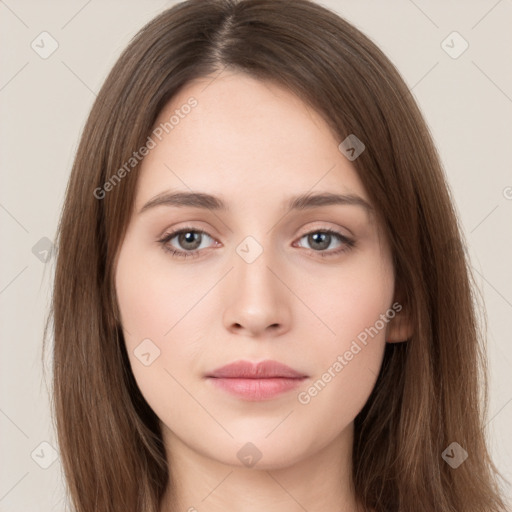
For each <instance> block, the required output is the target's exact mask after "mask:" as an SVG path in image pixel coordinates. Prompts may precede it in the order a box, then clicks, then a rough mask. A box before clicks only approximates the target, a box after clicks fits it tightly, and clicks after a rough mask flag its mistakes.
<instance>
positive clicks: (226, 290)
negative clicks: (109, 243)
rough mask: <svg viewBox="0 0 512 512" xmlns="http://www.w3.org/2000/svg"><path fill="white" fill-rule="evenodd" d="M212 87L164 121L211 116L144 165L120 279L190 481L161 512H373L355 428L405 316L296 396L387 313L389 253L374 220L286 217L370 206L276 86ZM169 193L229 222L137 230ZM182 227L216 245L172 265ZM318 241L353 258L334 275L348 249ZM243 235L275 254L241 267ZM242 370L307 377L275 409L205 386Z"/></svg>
mask: <svg viewBox="0 0 512 512" xmlns="http://www.w3.org/2000/svg"><path fill="white" fill-rule="evenodd" d="M212 79H213V78H212V77H208V78H204V79H201V80H196V81H194V82H191V83H189V84H188V85H187V86H186V87H185V88H184V89H182V90H181V92H180V93H179V94H178V95H177V96H175V97H174V98H173V99H172V100H171V102H170V103H169V104H168V105H167V106H166V107H165V108H164V109H163V111H162V112H161V114H160V117H159V119H158V120H157V122H156V125H155V126H157V125H159V124H160V123H161V122H165V121H167V120H168V119H169V118H170V116H171V115H172V113H173V112H174V111H175V110H176V109H179V108H180V107H181V106H182V105H184V104H185V103H186V102H187V100H188V99H189V98H190V97H194V98H196V99H197V101H198V104H197V106H196V107H195V108H193V109H192V111H191V112H190V113H189V114H188V115H187V116H184V117H183V118H182V119H180V121H179V124H177V125H176V126H175V127H174V129H173V130H172V131H169V133H168V134H167V135H165V136H164V137H163V138H162V140H161V141H159V142H158V144H157V145H156V147H154V148H153V149H152V150H151V151H150V152H149V154H148V155H147V156H146V157H145V159H144V160H143V162H142V164H141V169H140V173H141V174H140V176H139V181H138V188H137V194H136V199H135V204H134V209H133V214H132V217H131V219H130V223H129V227H128V231H127V234H126V236H125V239H124V241H123V243H122V246H121V248H120V251H119V254H118V259H117V264H116V292H117V298H118V302H119V308H120V311H121V317H122V324H123V329H124V334H125V342H126V347H127V351H128V354H129V357H130V364H131V368H132V371H133V374H134V376H135V379H136V381H137V383H138V385H139V388H140V390H141V392H142V394H143V395H144V397H145V399H146V400H147V402H148V404H149V405H150V406H151V407H152V409H153V410H154V411H155V413H156V414H157V415H158V417H159V418H160V420H161V424H162V429H163V436H164V442H165V446H166V450H167V455H168V460H169V466H170V471H171V479H170V480H171V481H172V482H178V483H177V484H176V486H175V487H174V488H173V490H171V487H169V489H168V491H167V493H166V495H165V499H164V500H163V502H162V509H161V511H162V512H166V511H171V510H180V511H187V510H190V511H193V510H201V511H203V510H204V511H221V510H222V511H224V512H226V511H228V512H229V511H238V512H239V511H244V512H251V511H261V510H266V511H269V512H273V511H277V510H279V511H280V512H282V511H283V510H286V511H303V510H304V509H306V510H310V511H315V510H322V511H333V512H334V511H337V512H339V511H340V510H343V511H347V512H353V511H357V510H360V508H358V504H357V502H356V499H355V496H354V492H353V488H352V486H351V453H352V444H353V421H354V418H355V417H356V416H357V414H358V413H359V411H360V410H361V409H362V407H363V406H364V404H365V403H366V401H367V399H368V397H369V395H370V393H371V391H372V389H373V387H374V385H375V381H376V378H377V375H378V372H379V368H380V365H381V362H382V358H383V353H384V348H385V343H386V342H397V341H403V340H404V339H406V337H407V335H408V334H409V333H408V324H407V319H404V318H403V312H402V313H401V314H397V315H396V316H395V318H394V319H393V320H391V321H389V322H387V324H386V325H385V328H383V329H381V330H380V331H379V332H378V334H377V335H375V336H374V337H373V338H370V339H369V341H368V343H367V345H366V346H364V347H363V348H362V350H361V351H360V352H358V353H357V355H355V356H354V357H353V359H352V360H350V361H349V362H348V363H347V364H346V366H344V367H343V369H342V371H339V372H338V373H336V376H335V377H333V378H332V379H331V381H330V382H329V383H327V384H326V385H325V387H324V388H323V389H322V390H321V392H319V393H317V395H316V396H314V397H311V400H310V401H309V403H307V404H304V403H300V402H299V400H298V395H299V393H300V392H301V391H305V390H308V388H310V387H311V386H312V384H313V383H314V382H317V381H318V379H320V378H321V377H322V375H323V374H324V373H325V372H326V371H327V369H328V368H329V367H332V366H333V363H334V362H335V361H336V360H337V357H338V356H339V355H343V354H344V353H345V352H346V351H347V350H349V348H350V346H351V343H352V342H353V340H355V339H356V338H357V336H358V334H360V333H361V332H362V331H364V330H365V328H368V327H370V326H374V325H375V323H376V321H377V320H378V319H379V317H380V315H382V314H384V313H385V312H386V311H387V310H388V309H390V308H391V306H392V304H393V302H394V283H395V276H394V270H393V265H392V257H391V252H390V249H389V246H388V243H387V241H386V240H385V239H384V237H383V235H382V230H381V228H380V226H379V224H378V222H377V221H376V218H375V217H374V215H372V214H371V213H369V212H367V211H366V210H365V209H364V208H362V207H360V206H357V205H329V206H322V207H318V208H312V209H309V210H303V211H292V212H289V211H287V208H286V206H285V201H286V200H287V199H288V198H289V197H290V196H294V195H298V194H301V193H306V192H320V191H328V192H331V193H340V194H355V195H357V196H359V197H361V198H363V199H365V200H366V201H367V202H368V203H370V200H369V197H368V195H367V193H366V191H365V189H364V187H363V186H362V184H361V182H360V180H359V178H358V175H357V173H356V171H355V169H354V167H353V164H352V163H351V162H350V161H349V160H348V159H347V158H346V157H345V156H344V155H343V154H342V153H341V152H340V150H339V149H338V145H339V143H340V142H341V140H338V138H337V137H335V136H334V134H333V133H332V132H331V131H330V129H329V128H328V126H327V124H326V123H325V121H324V120H323V119H322V118H321V117H320V115H319V114H317V113H316V112H315V111H313V110H311V108H309V107H307V106H306V105H305V104H304V103H303V102H302V101H301V100H300V99H299V98H297V97H296V96H294V95H293V94H292V93H291V92H289V91H288V90H286V89H284V88H282V87H281V86H278V85H275V84H273V83H270V82H262V81H258V80H256V79H254V78H251V77H249V76H247V75H244V74H241V73H237V72H227V71H224V72H223V73H222V74H221V75H220V76H218V75H217V78H215V80H213V82H212ZM208 84H209V85H208ZM119 186H122V184H121V185H119ZM171 190H173V191H176V190H179V191H185V192H190V191H200V192H205V193H209V194H212V195H215V196H218V197H219V198H221V199H222V200H223V201H225V202H226V203H227V204H228V206H229V210H228V211H225V212H223V211H214V210H209V209H201V208H196V207H190V206H186V207H184V206H181V207H176V206H168V205H160V206H157V207H154V208H149V209H147V210H146V211H144V212H143V213H140V214H139V210H140V209H141V208H142V206H143V205H144V204H146V202H148V201H149V200H150V199H152V198H153V197H155V196H157V195H158V194H161V193H162V192H165V191H171ZM184 227H189V228H190V227H193V228H194V229H198V230H204V231H206V232H207V235H203V238H202V239H201V235H200V234H198V235H197V237H198V244H196V246H195V247H199V248H198V249H195V252H196V253H198V254H200V255H199V257H197V258H190V257H189V258H187V259H184V258H179V257H176V256H173V255H172V254H170V253H169V252H166V251H164V249H163V245H162V244H161V243H159V242H158V240H159V239H161V238H163V236H164V235H165V234H167V233H171V232H172V231H175V230H177V229H180V228H184ZM322 229H333V230H335V231H337V232H339V233H340V234H342V235H344V236H346V237H350V238H352V239H353V240H355V246H354V247H352V248H348V250H346V251H344V252H341V253H340V254H337V255H333V256H331V257H325V258H322V257H321V256H320V254H321V253H322V251H323V252H324V253H331V254H332V253H334V252H335V251H336V250H337V249H339V248H340V247H344V246H345V248H346V245H345V244H344V242H342V241H340V240H339V239H338V238H337V237H336V236H333V237H332V238H331V241H330V244H329V240H327V241H326V243H325V245H324V246H323V247H324V248H322V247H320V246H321V243H319V242H318V241H317V242H316V245H315V240H311V237H309V238H308V236H305V235H307V234H310V233H318V231H319V230H320V231H321V230H322ZM247 236H251V237H253V238H254V239H255V240H256V241H257V243H258V244H259V246H260V247H261V249H262V253H261V254H260V255H259V256H258V257H257V258H256V259H255V260H254V261H253V262H251V263H248V262H247V261H246V260H244V259H243V258H242V257H241V256H240V255H239V253H237V250H236V249H237V247H238V246H239V245H240V243H241V242H242V241H243V240H244V239H245V238H246V237H247ZM317 236H318V235H317ZM187 240H188V245H187ZM187 240H184V239H183V238H182V239H181V240H180V237H178V236H175V237H174V238H173V239H172V241H169V242H168V243H167V245H168V246H172V247H173V248H174V249H178V250H181V251H187V250H189V252H190V251H191V249H190V247H192V244H191V243H190V240H191V239H190V238H189V239H187ZM192 240H193V239H192ZM199 241H200V246H199ZM180 242H181V244H180ZM255 247H257V245H255V246H249V253H250V254H255V252H254V251H255V250H256V249H255ZM318 247H320V248H318ZM193 250H194V249H192V252H193ZM144 339H150V340H151V343H153V344H154V345H155V346H157V347H158V349H159V350H160V355H159V357H157V358H156V359H154V361H153V362H152V363H151V364H150V365H149V366H146V365H144V364H142V363H141V361H140V360H139V359H138V357H136V355H135V354H134V350H136V349H137V347H138V346H139V345H140V343H141V342H142V340H144ZM239 359H245V360H250V361H261V360H264V359H274V360H277V361H280V362H282V363H284V364H287V365H288V366H291V367H292V368H294V369H296V370H299V371H301V372H302V373H304V374H306V375H308V378H307V379H306V380H305V381H304V382H303V383H302V384H301V386H300V387H299V388H297V389H295V390H293V391H289V392H286V393H283V394H281V395H279V396H277V397H275V398H272V399H269V400H263V401H247V400H243V399H241V398H237V397H234V396H232V395H229V394H228V393H226V392H225V391H223V390H219V389H217V388H216V387H214V386H212V385H211V381H209V380H207V379H205V377H204V376H205V374H206V373H208V372H210V371H212V370H214V369H216V368H218V367H220V366H223V365H225V364H227V363H230V362H232V361H235V360H239ZM248 442H250V443H252V444H253V445H255V446H256V447H257V449H258V450H259V452H260V453H261V459H260V460H259V461H258V462H257V463H256V464H255V465H254V466H252V467H248V466H247V465H245V464H244V463H243V462H242V461H241V460H240V459H239V458H238V457H237V453H238V451H239V450H240V449H241V448H242V447H244V446H245V445H246V444H247V443H248ZM171 501H172V502H173V503H176V504H177V506H176V507H175V508H173V506H172V505H171Z"/></svg>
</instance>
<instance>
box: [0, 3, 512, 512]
mask: <svg viewBox="0 0 512 512" xmlns="http://www.w3.org/2000/svg"><path fill="white" fill-rule="evenodd" d="M173 3H174V2H165V1H163V0H153V1H146V2H142V1H135V0H130V1H123V2H121V1H103V2H102V1H99V0H90V1H86V0H72V1H70V0H66V1H60V2H57V1H46V2H42V1H39V2H38V1H35V0H32V1H29V0H6V1H0V34H1V36H0V37H1V47H0V48H1V50H0V58H1V78H0V106H1V113H2V115H1V126H0V130H1V132H0V140H1V142H2V145H1V148H2V151H1V172H2V177H1V179H2V186H1V189H0V226H1V230H2V241H3V243H2V260H1V265H0V311H1V323H0V326H1V335H2V341H1V345H0V347H1V356H0V357H1V359H0V361H1V366H2V369H1V372H0V375H1V388H0V389H1V393H0V433H1V436H0V443H1V444H0V450H1V460H2V464H0V512H27V511H33V512H36V511H44V512H50V511H60V510H64V506H63V504H64V502H63V496H64V494H63V484H62V475H61V467H60V464H59V460H58V458H57V459H56V460H55V461H54V462H53V464H50V463H51V462H52V450H53V448H52V447H55V448H56V442H55V433H54V431H53V427H52V423H51V419H50V409H49V401H48V392H47V389H46V385H45V383H44V381H43V378H42V369H41V364H40V359H41V334H42V327H43V320H44V317H45V314H46V308H47V306H48V301H49V297H50V286H49V285H50V277H51V274H52V272H53V264H54V260H53V259H50V260H49V261H48V262H47V263H44V262H43V261H41V258H43V259H44V252H43V251H44V248H45V246H44V244H45V241H44V240H43V241H42V242H41V241H40V240H41V239H42V238H43V237H47V238H48V239H49V240H50V241H51V240H53V239H54V236H55V229H56V225H57V219H58V215H59V211H60V208H61V205H62V201H63V197H64V191H65V186H66V182H67V179H68V176H69V172H70V168H71V164H72V160H73V155H74V151H75V150H76V146H77V142H78V139H79V135H80V132H81V130H82V127H83V125H84V123H85V120H86V116H87V114H88V111H89V109H90V107H91V105H92V102H93V100H94V97H95V94H96V92H97V91H98V90H99V88H100V86H101V84H102V82H103V80H104V79H105V77H106V75H107V73H108V71H109V70H110V68H111V67H112V65H113V63H114V62H115V60H116V59H117V57H118V55H119V53H120V51H121V50H122V49H123V48H124V47H125V46H126V45H127V43H128V42H129V40H130V38H131V37H132V36H133V35H134V34H135V33H136V32H137V31H138V29H140V28H141V27H142V25H143V24H144V23H145V22H146V21H149V20H150V19H151V18H153V17H154V16H155V15H157V14H158V13H160V12H161V11H162V10H163V9H165V8H166V7H168V6H171V5H172V4H173ZM324 5H328V6H330V7H332V8H334V9H335V10H336V11H337V12H339V13H340V14H341V15H342V16H344V17H346V18H347V19H348V20H349V21H351V22H352V23H354V24H355V25H356V26H357V27H358V28H359V29H361V30H362V31H363V32H365V33H366V34H367V35H368V36H369V37H370V38H371V39H372V40H373V41H375V42H376V43H377V44H378V45H379V46H380V47H381V48H382V49H383V51H384V52H385V53H386V54H387V55H388V56H389V57H390V58H391V60H392V61H393V62H394V63H395V64H396V65H397V67H398V69H399V70H400V71H401V73H402V75H403V77H404V78H405V80H406V82H407V83H408V84H409V86H410V87H411V88H412V90H413V94H414V96H415V97H416V99H417V101H418V103H419V105H420V108H421V109H422V111H423V112H424V115H425V117H426V119H427V122H428V124H429V126H430V129H431V131H432V134H433V136H434V138H435V141H436V143H437V146H438V148H439V151H440V154H441V157H442V160H443V163H444V165H445V168H446V173H447V176H448V179H449V182H450V185H451V187H452V189H453V193H454V196H455V199H456V203H457V209H458V211H459V212H460V217H461V220H462V224H463V226H464V230H465V232H466V236H467V241H468V244H469V252H470V256H471V259H472V262H473V267H474V269H475V272H476V275H477V277H478V279H479V282H480V289H481V290H482V293H483V297H484V299H485V302H486V306H487V311H488V353H489V358H490V373H491V389H490V394H491V396H490V403H489V416H488V426H487V433H488V437H489V443H490V446H491V449H492V454H493V456H494V459H495V461H496V464H497V465H498V467H499V469H500V470H501V471H502V472H503V473H504V475H505V476H506V477H507V478H508V479H510V480H512V438H511V437H510V432H511V431H512V429H511V426H512V403H511V402H512V385H511V383H512V379H511V373H512V372H511V370H512V364H511V363H512V341H511V335H510V332H511V328H512V322H511V318H512V270H511V265H510V262H511V261H512V229H511V226H512V222H511V221H512V173H511V162H512V151H511V147H512V122H511V121H512V59H511V51H510V49H511V48H512V31H511V30H510V27H511V26H512V1H511V0H499V1H497V0H485V1H484V0H479V1H468V0H459V1H451V2H445V1H441V0H436V1H420V0H414V2H413V1H412V0H397V1H387V2H376V1H369V0H364V1H361V0H358V1H355V0H354V1H346V0H332V1H327V0H326V1H325V2H324ZM43 31H47V32H48V33H49V34H51V36H52V37H53V38H54V39H55V40H56V41H57V43H58V48H57V50H56V51H55V52H54V53H53V54H52V55H50V56H49V57H48V58H47V59H43V58H41V57H40V56H39V55H38V53H36V51H34V50H33V49H32V48H31V43H32V41H34V40H35V41H36V43H37V42H38V41H40V39H38V36H39V34H41V32H43ZM453 31H457V32H459V33H460V34H461V36H462V37H463V38H464V40H466V41H467V43H468V44H469V47H468V49H467V50H466V51H465V52H464V53H462V54H461V55H460V56H459V57H458V58H452V57H451V56H450V55H449V54H448V53H447V52H446V51H445V49H444V48H446V44H448V45H451V46H453V48H452V49H451V50H449V51H451V52H452V53H453V52H454V51H455V50H457V49H459V48H461V46H460V45H461V44H462V41H460V40H456V39H455V40H454V43H451V42H450V41H451V39H453V36H450V38H449V39H448V40H447V43H445V45H442V41H443V40H445V39H446V38H447V36H449V35H450V34H451V33H452V32H453ZM49 42H50V40H49V39H48V40H47V44H46V45H45V48H47V49H48V48H49V47H50V46H49ZM443 46H444V48H443ZM446 49H448V48H446ZM46 243H48V242H46ZM36 244H37V245H36ZM34 246H36V249H35V252H36V253H37V254H39V257H38V256H37V255H36V254H34V252H33V247H34ZM41 443H48V444H49V445H47V444H43V445H41ZM56 455H57V454H56ZM469 456H470V457H471V454H469ZM49 464H50V465H49ZM41 465H42V466H45V465H49V467H48V468H47V469H44V468H43V467H41ZM507 492H508V493H509V495H510V494H512V492H511V491H510V489H509V490H508V491H507Z"/></svg>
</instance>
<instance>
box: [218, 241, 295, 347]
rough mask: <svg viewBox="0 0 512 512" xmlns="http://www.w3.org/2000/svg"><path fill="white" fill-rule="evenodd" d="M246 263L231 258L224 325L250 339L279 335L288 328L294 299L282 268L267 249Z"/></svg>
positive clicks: (226, 289) (240, 258)
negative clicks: (291, 304)
mask: <svg viewBox="0 0 512 512" xmlns="http://www.w3.org/2000/svg"><path fill="white" fill-rule="evenodd" d="M249 261H251V260H250V259H248V260H245V259H244V258H242V257H240V256H239V254H235V255H234V258H233V266H234V268H233V270H232V271H231V272H230V278H229V282H228V283H229V284H228V286H226V288H225V290H224V293H225V294H226V295H225V297H224V299H225V302H224V303H225V304H226V307H225V309H224V313H223V322H224V326H225V327H226V329H228V330H229V331H231V332H233V333H235V334H244V335H246V336H249V337H266V338H268V336H278V335H281V334H283V333H285V332H286V331H287V330H289V328H290V319H291V311H290V299H291V297H292V296H293V295H292V293H291V292H290V289H289V288H288V287H287V286H286V284H285V283H286V277H285V275H284V271H282V266H279V265H278V263H277V261H276V258H275V257H274V256H273V255H272V254H271V251H270V250H267V249H265V250H263V252H262V253H261V254H259V256H258V257H257V258H256V259H255V260H254V261H252V262H249Z"/></svg>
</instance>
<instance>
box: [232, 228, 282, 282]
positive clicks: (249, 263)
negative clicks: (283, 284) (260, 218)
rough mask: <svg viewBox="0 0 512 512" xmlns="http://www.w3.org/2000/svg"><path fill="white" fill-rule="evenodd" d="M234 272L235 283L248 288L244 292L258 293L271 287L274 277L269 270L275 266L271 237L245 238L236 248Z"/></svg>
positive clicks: (250, 236)
mask: <svg viewBox="0 0 512 512" xmlns="http://www.w3.org/2000/svg"><path fill="white" fill-rule="evenodd" d="M235 252H236V260H235V269H236V270H235V272H236V277H237V282H239V283H240V284H241V285H242V286H244V288H245V287H248V289H245V292H247V291H250V290H251V289H252V290H257V291H259V292H261V291H265V290H267V288H269V287H273V285H274V283H273V282H274V281H275V277H274V276H273V274H272V272H271V271H270V268H272V267H275V266H276V265H277V262H276V259H275V250H274V249H273V248H272V247H271V237H269V236H264V234H263V235H260V236H259V237H258V238H256V236H253V235H248V236H246V237H245V238H244V239H243V240H242V241H241V242H240V243H239V244H238V246H237V247H236V249H235Z"/></svg>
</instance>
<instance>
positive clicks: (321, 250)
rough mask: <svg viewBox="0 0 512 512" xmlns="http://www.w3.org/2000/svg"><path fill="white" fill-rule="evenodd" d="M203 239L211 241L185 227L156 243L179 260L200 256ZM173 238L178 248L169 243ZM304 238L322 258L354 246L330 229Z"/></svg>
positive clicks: (353, 242)
mask: <svg viewBox="0 0 512 512" xmlns="http://www.w3.org/2000/svg"><path fill="white" fill-rule="evenodd" d="M205 237H207V238H210V239H211V240H213V238H212V237H211V236H210V235H208V233H206V231H202V230H200V229H195V228H192V227H185V228H181V229H179V230H176V231H173V232H171V233H167V234H166V235H164V237H163V238H162V239H160V240H158V242H159V243H160V244H161V245H162V248H163V249H164V251H166V252H169V253H171V254H172V255H173V256H177V257H179V258H195V257H197V256H200V249H205V248H206V247H208V245H206V247H205V246H204V245H203V241H204V239H205ZM175 238H176V244H177V245H178V248H177V247H176V246H175V245H173V244H172V243H171V241H172V240H173V239H175ZM304 238H305V239H307V243H308V244H310V245H311V247H312V249H311V251H312V252H314V253H315V254H318V255H319V256H321V257H323V258H326V257H331V256H336V255H338V254H341V253H343V252H346V251H348V250H350V249H351V248H352V247H354V246H355V241H354V240H352V239H350V238H348V237H346V236H345V235H342V234H341V233H338V232H337V231H334V230H332V229H318V230H316V231H311V232H309V233H306V234H305V235H303V236H302V237H301V238H300V239H299V240H302V239H304ZM335 239H338V241H339V242H340V245H339V246H338V248H337V249H335V250H331V251H328V252H327V251H326V250H325V249H327V248H329V247H330V246H331V243H332V241H333V240H335Z"/></svg>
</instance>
